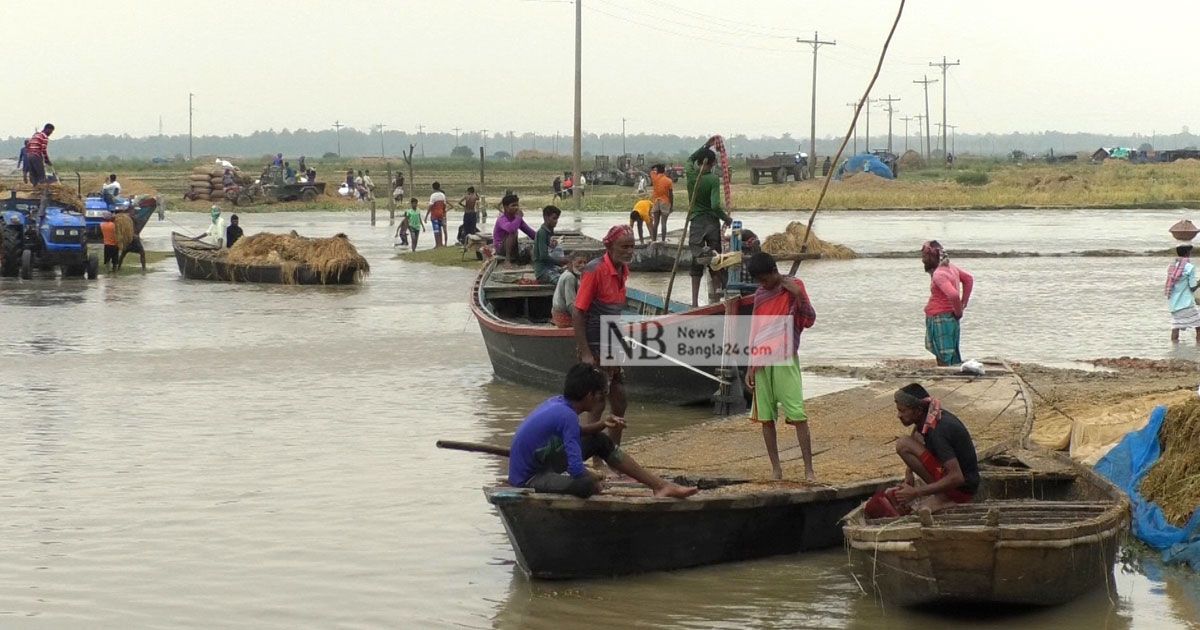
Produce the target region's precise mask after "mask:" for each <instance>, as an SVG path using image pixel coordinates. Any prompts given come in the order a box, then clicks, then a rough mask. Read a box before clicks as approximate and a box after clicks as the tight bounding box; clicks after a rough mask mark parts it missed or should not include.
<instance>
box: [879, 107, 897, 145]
mask: <svg viewBox="0 0 1200 630" xmlns="http://www.w3.org/2000/svg"><path fill="white" fill-rule="evenodd" d="M899 100H900V99H899V98H892V95H891V94H888V95H887V98H881V99H879V102H881V103H887V113H888V153H891V152H892V114H893V113H895V112H896V108H894V107H892V103H895V102H896V101H899Z"/></svg>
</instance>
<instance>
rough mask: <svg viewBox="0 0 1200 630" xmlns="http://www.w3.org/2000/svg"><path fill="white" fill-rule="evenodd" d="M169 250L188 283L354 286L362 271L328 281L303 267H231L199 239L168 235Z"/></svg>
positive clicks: (221, 254)
mask: <svg viewBox="0 0 1200 630" xmlns="http://www.w3.org/2000/svg"><path fill="white" fill-rule="evenodd" d="M171 247H172V248H173V249H174V250H175V262H176V263H178V264H179V273H180V274H182V275H183V277H184V278H187V279H189V280H220V281H225V282H261V283H268V284H355V283H357V282H360V281H361V280H362V276H363V271H364V270H362V269H356V268H348V269H345V270H343V271H342V272H340V273H338V274H337V275H336V276H334V277H331V278H322V277H321V274H320V272H318V271H317V270H316V269H313V268H311V267H308V266H305V265H294V266H289V265H232V264H229V263H228V262H227V261H226V260H225V256H226V253H225V252H226V250H224V249H222V248H220V247H218V246H216V245H213V244H211V243H206V242H204V241H201V240H199V239H195V238H191V237H188V236H184V235H182V234H179V233H178V232H172V233H171Z"/></svg>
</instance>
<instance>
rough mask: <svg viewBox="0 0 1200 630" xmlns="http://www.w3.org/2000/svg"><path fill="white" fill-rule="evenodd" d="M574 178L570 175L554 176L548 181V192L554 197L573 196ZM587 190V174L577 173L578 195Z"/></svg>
mask: <svg viewBox="0 0 1200 630" xmlns="http://www.w3.org/2000/svg"><path fill="white" fill-rule="evenodd" d="M575 188H576V186H575V180H574V179H572V177H571V175H569V174H568V175H567V176H566V177H555V178H554V181H552V182H550V192H551V193H552V194H553V195H554V198H555V199H565V198H567V197H574V196H575ZM585 192H587V176H585V175H584V174H583V173H580V174H579V196H580V197H582V196H583V195H584V193H585Z"/></svg>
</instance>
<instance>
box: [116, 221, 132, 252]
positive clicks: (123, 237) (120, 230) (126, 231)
mask: <svg viewBox="0 0 1200 630" xmlns="http://www.w3.org/2000/svg"><path fill="white" fill-rule="evenodd" d="M113 224H114V225H115V226H116V228H117V230H116V231H117V247H118V248H119V249H120V250H121V251H124V250H125V249H127V248H128V247H129V244H130V243H132V242H133V239H134V237H135V236H137V230H136V229H134V227H133V217H131V216H129V214H127V213H125V212H118V213H117V215H116V216H115V217H113Z"/></svg>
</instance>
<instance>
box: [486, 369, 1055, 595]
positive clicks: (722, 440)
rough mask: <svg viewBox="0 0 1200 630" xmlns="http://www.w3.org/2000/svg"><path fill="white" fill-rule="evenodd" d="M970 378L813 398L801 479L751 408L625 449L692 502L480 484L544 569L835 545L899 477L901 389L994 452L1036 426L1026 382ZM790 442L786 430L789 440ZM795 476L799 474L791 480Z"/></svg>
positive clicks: (690, 560) (926, 377) (670, 563)
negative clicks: (772, 460)
mask: <svg viewBox="0 0 1200 630" xmlns="http://www.w3.org/2000/svg"><path fill="white" fill-rule="evenodd" d="M988 371H989V373H988V375H987V376H983V377H967V376H962V375H957V374H953V373H951V372H949V371H947V370H928V371H924V372H921V373H917V374H911V375H906V376H905V377H903V378H899V379H894V380H889V381H887V382H873V383H869V384H867V385H863V386H860V387H855V388H853V389H849V390H845V391H841V392H837V393H834V394H829V395H826V396H820V397H817V398H813V399H811V400H809V401H807V403H806V407H807V411H808V416H809V423H810V424H811V425H812V427H813V428H812V431H813V446H814V448H815V454H814V466H815V468H816V472H817V478H818V480H819V481H821V482H822V483H820V484H808V483H804V482H802V481H795V480H796V479H803V472H802V467H801V464H800V455H799V451H798V449H797V447H795V446H794V445H793V446H790V447H788V446H787V445H786V444H785V443H784V440H783V439H781V440H780V446H781V452H780V456H781V458H782V459H783V466H784V477H785V481H772V480H769V478H768V477H769V474H770V466H769V464H768V462H767V457H766V453H765V451H764V449H763V443H762V434H761V431H760V430H759V428H758V427H757V426H756V425H753V424H752V423H750V422H747V421H746V419H745V417H736V418H729V419H723V420H717V421H713V422H708V423H705V424H702V425H699V426H694V427H688V428H685V429H678V430H675V431H670V432H667V433H664V434H661V435H657V436H651V437H648V438H644V439H642V440H637V441H634V442H633V443H631V444H628V445H626V446H625V447H624V448H625V450H626V451H627V452H628V453H630V454H631V455H633V456H634V457H635V458H636V459H637V460H638V462H639V463H640V464H642V465H643V466H644V467H646V468H647V469H650V470H653V471H654V472H656V473H657V474H659V475H660V476H662V477H664V478H671V479H675V480H676V481H677V482H679V483H685V484H690V485H697V486H699V487H700V488H701V491H700V492H699V493H698V494H696V495H695V496H693V497H692V498H689V499H686V500H674V499H657V498H654V497H653V496H651V495H650V493H649V492H648V491H647V490H646V489H644V488H642V487H641V486H637V485H633V486H630V485H628V484H626V485H621V486H618V487H613V488H609V489H608V490H606V491H605V493H603V494H600V495H596V496H593V497H591V498H589V499H578V498H575V497H571V496H566V495H556V494H537V493H534V492H533V491H531V490H529V489H526V488H513V487H511V486H508V485H505V484H499V485H496V486H493V487H488V488H485V489H484V495H485V496H486V497H487V500H488V501H489V502H490V503H491V504H492V505H494V506H495V508H496V511H497V512H498V513H499V514H500V518H501V520H502V521H503V522H504V528H505V530H506V531H507V532H508V538H509V541H510V542H511V543H512V547H513V550H514V552H515V554H516V559H517V563H518V564H519V565H520V566H521V568H522V569H523V570H524V571H525V572H526V573H527V574H529V575H530V576H532V577H535V578H546V579H563V578H592V577H608V576H613V575H620V574H629V573H641V572H646V571H662V570H671V569H680V568H685V567H694V566H701V565H708V564H715V563H720V562H732V561H739V560H749V559H753V558H762V557H766V556H773V555H780V554H791V553H796V552H799V551H805V550H812V549H825V548H829V547H834V546H837V545H838V544H839V543H841V542H842V522H841V521H842V518H843V517H845V516H846V514H847V513H849V512H850V511H851V510H853V509H854V508H855V507H856V506H858V505H859V504H861V503H862V502H863V501H864V500H865V499H866V498H867V497H869V496H871V494H873V493H874V492H875V491H877V490H880V489H882V488H886V487H889V486H892V485H895V484H896V483H898V482H899V480H900V478H899V477H898V475H899V474H900V473H901V472H902V466H903V465H902V464H901V462H900V460H899V458H897V457H896V454H895V450H894V449H895V446H894V441H895V437H896V436H897V435H898V434H901V433H903V427H901V425H900V424H899V422H898V421H897V420H896V417H895V413H896V410H895V403H894V402H893V399H892V395H893V393H894V392H895V390H896V389H897V388H898V387H900V386H903V385H905V384H907V383H909V382H911V381H912V380H920V382H922V383H923V384H925V385H926V387H927V388H928V389H929V390H930V392H931V393H933V394H934V395H935V396H938V397H939V398H941V399H942V400H943V402H944V404H945V405H946V408H947V409H950V410H952V411H954V413H955V414H957V415H958V416H959V418H961V419H962V420H963V422H964V423H965V424H966V426H967V428H968V430H970V431H971V432H972V435H973V437H974V439H975V443H976V446H977V448H979V449H980V452H981V453H984V454H989V453H992V452H996V451H999V450H1001V449H1007V448H1010V447H1011V446H1012V445H1013V444H1014V443H1015V441H1017V440H1020V439H1022V438H1023V437H1024V436H1025V435H1027V434H1028V431H1029V426H1030V423H1031V420H1032V416H1031V413H1032V412H1031V407H1030V406H1029V401H1028V398H1027V397H1026V395H1025V392H1024V389H1023V388H1022V386H1021V384H1020V382H1019V379H1018V378H1017V377H1016V375H1014V374H1013V373H1011V372H1010V371H1008V370H1007V369H1005V368H1004V367H1002V366H1000V365H995V364H992V365H988ZM781 438H782V436H781ZM788 480H790V481H788Z"/></svg>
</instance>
